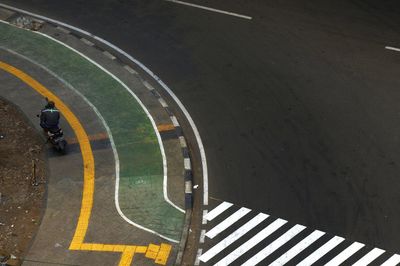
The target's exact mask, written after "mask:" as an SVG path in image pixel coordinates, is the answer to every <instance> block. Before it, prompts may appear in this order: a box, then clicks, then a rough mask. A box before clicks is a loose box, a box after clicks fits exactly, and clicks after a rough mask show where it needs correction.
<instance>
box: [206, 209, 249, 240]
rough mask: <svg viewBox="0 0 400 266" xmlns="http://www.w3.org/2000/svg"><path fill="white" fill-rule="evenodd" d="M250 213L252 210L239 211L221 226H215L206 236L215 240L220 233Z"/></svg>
mask: <svg viewBox="0 0 400 266" xmlns="http://www.w3.org/2000/svg"><path fill="white" fill-rule="evenodd" d="M249 212H250V209H247V208H240V210H238V211H237V212H235V213H234V214H232V215H231V216H229V217H228V218H226V219H225V220H223V221H222V222H221V223H220V224H218V225H217V226H215V227H214V228H213V229H211V230H210V231H208V232H207V233H206V236H207V237H209V238H214V237H215V236H217V235H218V234H219V233H221V232H222V231H224V230H225V229H226V228H228V227H229V226H231V225H232V224H234V223H236V222H237V221H238V220H239V219H240V218H242V217H243V216H245V215H246V214H248V213H249Z"/></svg>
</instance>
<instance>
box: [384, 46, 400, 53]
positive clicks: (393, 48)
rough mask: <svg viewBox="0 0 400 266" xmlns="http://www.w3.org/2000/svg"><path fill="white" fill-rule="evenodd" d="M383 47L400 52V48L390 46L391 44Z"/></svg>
mask: <svg viewBox="0 0 400 266" xmlns="http://www.w3.org/2000/svg"><path fill="white" fill-rule="evenodd" d="M385 49H387V50H392V51H396V52H400V48H396V47H392V46H385Z"/></svg>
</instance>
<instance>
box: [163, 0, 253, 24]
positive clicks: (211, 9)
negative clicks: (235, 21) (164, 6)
mask: <svg viewBox="0 0 400 266" xmlns="http://www.w3.org/2000/svg"><path fill="white" fill-rule="evenodd" d="M165 1H167V2H172V3H176V4H181V5H185V6H191V7H196V8H200V9H204V10H208V11H211V12H216V13H221V14H224V15H229V16H234V17H238V18H244V19H248V20H251V19H252V17H249V16H245V15H241V14H237V13H233V12H228V11H224V10H220V9H215V8H211V7H206V6H201V5H196V4H192V3H188V2H183V1H178V0H165Z"/></svg>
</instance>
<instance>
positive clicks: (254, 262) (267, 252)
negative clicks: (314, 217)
mask: <svg viewBox="0 0 400 266" xmlns="http://www.w3.org/2000/svg"><path fill="white" fill-rule="evenodd" d="M305 228H306V227H305V226H303V225H299V224H296V225H295V226H293V227H292V228H291V229H290V230H289V231H287V232H286V233H284V234H283V235H281V236H280V237H279V238H278V239H277V240H275V241H274V242H272V243H271V244H269V245H268V246H266V247H265V248H264V249H262V250H261V251H260V252H258V253H257V254H256V255H254V256H253V257H251V258H250V259H249V260H248V261H246V262H245V263H244V264H243V266H254V265H257V264H258V263H259V262H260V261H262V260H263V259H265V258H266V257H268V256H269V255H271V254H272V253H273V252H274V251H275V250H277V249H278V248H280V247H281V246H282V245H284V244H285V243H286V242H288V241H289V240H290V239H292V238H293V237H295V236H296V235H297V234H298V233H300V232H301V231H303V230H304V229H305Z"/></svg>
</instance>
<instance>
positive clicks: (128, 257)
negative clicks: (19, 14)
mask: <svg viewBox="0 0 400 266" xmlns="http://www.w3.org/2000/svg"><path fill="white" fill-rule="evenodd" d="M0 69H3V70H4V71H6V72H8V73H10V74H12V75H14V76H15V77H17V78H19V79H20V80H21V81H23V82H24V83H26V84H27V85H29V86H30V87H31V88H32V89H34V90H35V91H37V92H38V93H39V94H41V95H42V96H44V97H47V98H49V100H52V101H54V103H55V104H56V106H57V108H58V109H59V110H60V111H61V113H62V114H63V116H64V117H65V119H66V120H67V122H68V123H69V124H70V126H71V128H72V129H73V131H74V132H75V135H76V138H77V139H78V142H79V146H80V148H81V152H82V160H83V166H84V168H83V179H84V183H83V196H82V206H81V211H80V214H79V219H78V224H77V226H76V229H75V234H74V237H73V239H72V241H71V244H70V247H69V249H70V250H85V251H104V252H106V251H108V252H120V253H122V255H121V260H120V262H119V266H129V265H131V263H132V259H133V256H134V254H135V253H146V254H147V251H148V249H150V247H151V249H152V250H153V251H154V250H155V249H157V254H156V255H155V256H154V255H153V256H154V259H155V260H156V261H155V262H156V263H158V264H162V265H165V264H166V262H167V260H168V257H169V254H170V250H171V245H168V244H161V246H157V245H153V244H150V245H149V247H147V246H133V245H114V244H100V243H84V239H85V235H86V232H87V229H88V226H89V220H90V215H91V212H92V207H93V194H94V174H95V171H94V157H93V152H92V148H91V146H90V141H89V137H88V135H87V134H86V131H85V129H84V128H83V126H82V124H81V123H80V121H79V119H78V118H77V117H76V116H75V115H74V114H73V113H72V111H71V110H70V109H69V108H68V106H67V105H65V104H64V103H63V102H62V101H61V100H60V99H59V98H58V97H57V96H56V95H54V94H53V93H52V92H51V91H49V90H48V89H47V88H46V87H44V86H43V85H42V84H40V83H39V82H38V81H36V80H35V79H33V78H32V77H31V76H29V75H28V74H26V73H25V72H23V71H21V70H19V69H17V68H15V67H13V66H11V65H9V64H7V63H5V62H2V61H0ZM166 251H168V252H166Z"/></svg>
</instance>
